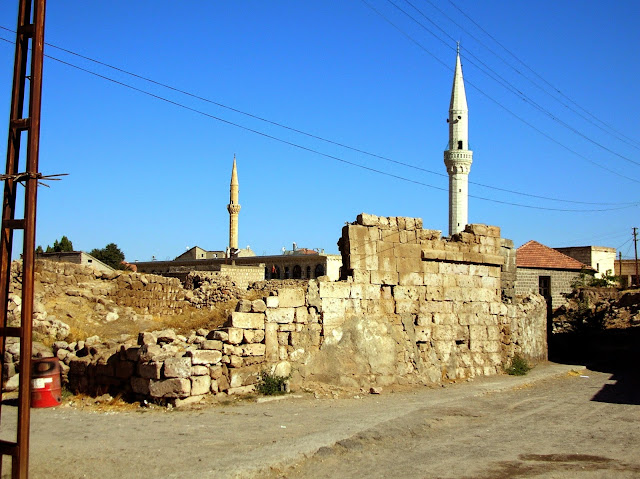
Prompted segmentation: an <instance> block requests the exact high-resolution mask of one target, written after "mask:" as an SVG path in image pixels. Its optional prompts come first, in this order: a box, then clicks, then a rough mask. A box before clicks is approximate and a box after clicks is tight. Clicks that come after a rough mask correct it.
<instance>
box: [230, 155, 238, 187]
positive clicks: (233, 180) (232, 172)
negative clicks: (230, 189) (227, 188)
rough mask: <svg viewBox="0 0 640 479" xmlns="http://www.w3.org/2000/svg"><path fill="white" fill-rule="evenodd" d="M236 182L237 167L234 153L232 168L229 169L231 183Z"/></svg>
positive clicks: (235, 183)
mask: <svg viewBox="0 0 640 479" xmlns="http://www.w3.org/2000/svg"><path fill="white" fill-rule="evenodd" d="M237 184H238V169H237V167H236V155H233V168H232V169H231V185H237Z"/></svg>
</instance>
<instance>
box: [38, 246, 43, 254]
mask: <svg viewBox="0 0 640 479" xmlns="http://www.w3.org/2000/svg"><path fill="white" fill-rule="evenodd" d="M42 253H44V250H43V249H42V246H40V245H38V247H37V248H36V254H42Z"/></svg>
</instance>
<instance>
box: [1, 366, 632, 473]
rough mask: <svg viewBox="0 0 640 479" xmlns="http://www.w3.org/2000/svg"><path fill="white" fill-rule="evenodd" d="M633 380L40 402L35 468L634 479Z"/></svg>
mask: <svg viewBox="0 0 640 479" xmlns="http://www.w3.org/2000/svg"><path fill="white" fill-rule="evenodd" d="M637 379H638V376H637V373H634V372H633V371H627V372H622V373H620V372H615V374H614V375H613V376H612V373H611V372H610V371H604V372H599V371H591V370H585V369H583V368H582V367H580V366H568V365H562V364H553V363H548V364H545V365H539V366H538V367H536V368H535V369H534V370H533V371H532V372H531V373H529V375H527V376H524V377H511V376H497V377H493V378H483V379H478V380H474V381H472V382H465V383H461V384H455V385H450V386H447V387H443V388H427V387H424V388H419V389H414V390H410V391H404V392H395V393H392V392H389V391H383V394H381V395H368V394H367V395H359V396H357V397H352V398H349V399H315V398H314V397H313V396H311V395H302V397H299V398H287V399H284V400H279V401H273V402H266V403H256V402H255V401H241V402H235V403H232V404H218V405H207V406H204V407H202V406H201V407H199V408H195V409H190V410H179V409H178V410H171V411H167V410H165V409H155V410H147V409H139V410H137V411H128V412H120V411H109V412H103V411H102V412H101V411H97V410H95V409H92V408H88V409H78V408H72V407H57V408H49V409H34V410H33V414H32V419H31V424H32V428H31V429H32V433H31V452H30V477H33V478H49V477H64V478H94V477H123V478H142V477H144V478H177V477H189V476H193V477H196V476H197V477H216V478H218V477H222V478H225V477H274V478H275V477H332V478H333V477H363V476H367V477H390V476H395V477H424V478H477V479H484V478H512V477H527V478H531V477H557V478H565V477H567V478H569V477H580V478H584V477H586V478H592V477H593V478H596V477H597V478H599V477H621V478H627V477H628V478H631V477H640V405H639V404H640V390H639V388H638V386H639V384H640V383H639V382H638V380H637ZM2 414H3V417H2V431H3V434H2V436H3V437H7V436H6V433H4V432H5V431H7V430H10V429H9V427H10V426H11V423H12V422H13V421H15V408H14V407H12V406H7V405H3V407H2ZM8 462H9V461H8V460H6V459H5V461H4V468H3V474H2V477H3V478H4V477H8V476H7V475H6V474H7V472H8Z"/></svg>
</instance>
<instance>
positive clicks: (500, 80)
mask: <svg viewBox="0 0 640 479" xmlns="http://www.w3.org/2000/svg"><path fill="white" fill-rule="evenodd" d="M404 1H405V2H406V3H408V4H409V5H410V6H411V7H412V8H413V9H414V10H416V11H417V12H418V13H419V14H420V15H422V16H423V17H424V18H425V19H427V20H428V21H429V22H430V23H432V24H433V25H435V26H436V27H437V28H438V29H440V30H441V31H442V32H444V34H445V35H447V36H448V37H449V38H450V39H451V40H452V41H455V39H454V38H453V37H451V35H449V34H448V33H446V32H445V31H444V30H443V29H442V28H441V27H439V26H438V25H436V24H435V23H434V22H433V21H432V20H431V19H429V18H428V17H427V16H426V15H425V14H424V13H422V11H420V10H419V9H418V8H417V7H415V6H414V5H413V4H412V3H411V2H410V1H409V0H404ZM387 2H389V3H390V4H391V5H393V6H394V7H395V8H397V9H398V10H400V11H401V12H402V13H403V14H405V15H406V16H408V17H409V18H410V19H411V20H413V21H414V22H416V23H417V24H418V25H420V26H421V27H422V28H423V29H425V30H426V31H428V32H429V33H431V34H432V35H433V36H434V37H436V38H437V39H438V40H440V41H441V42H442V43H444V44H445V45H447V46H449V47H451V45H450V44H449V43H447V42H446V41H445V40H443V39H442V38H440V37H438V36H437V35H436V34H435V33H433V32H432V31H431V30H429V28H427V27H426V26H425V25H424V23H422V22H420V21H419V20H417V19H416V18H415V17H413V16H412V15H410V14H409V13H407V12H406V11H405V10H403V9H402V8H401V7H399V6H398V5H397V4H396V3H395V2H393V0H387ZM451 48H453V47H451ZM466 51H467V52H468V56H470V57H472V58H475V59H476V61H477V62H478V63H480V64H482V65H483V66H484V68H485V69H486V70H485V69H483V68H482V67H481V66H479V65H478V64H476V63H475V62H473V61H472V60H468V61H469V63H471V64H472V65H474V66H475V67H476V68H478V69H479V70H480V71H481V72H483V73H484V74H485V75H487V76H488V77H489V78H491V79H492V80H493V81H495V82H496V83H498V84H499V85H502V86H503V87H504V88H505V89H507V90H508V91H510V92H511V93H513V94H514V95H516V96H518V97H519V98H520V99H522V100H523V101H525V102H526V103H528V104H530V105H531V106H533V107H534V108H535V109H537V110H538V111H540V112H541V113H543V114H544V115H547V116H548V117H549V118H551V119H552V120H553V121H555V122H557V123H559V124H560V125H562V126H564V127H565V128H566V129H568V130H569V131H571V132H573V133H574V134H576V135H578V136H580V137H581V138H583V139H585V140H587V141H588V142H590V143H592V144H594V145H596V146H598V147H599V148H601V149H603V150H605V151H607V152H609V153H611V154H612V155H615V156H617V157H619V158H621V159H623V160H625V161H627V162H629V163H632V164H634V165H637V166H640V162H637V161H635V160H632V159H631V158H628V157H626V156H624V155H621V154H620V153H618V152H616V151H613V150H612V149H611V148H609V147H607V146H605V145H603V144H602V143H600V142H598V141H595V140H594V139H592V138H590V137H588V136H587V135H585V134H583V133H581V132H580V131H578V130H577V129H576V128H574V127H572V126H571V125H569V124H568V123H566V122H565V121H563V120H561V119H560V118H558V117H557V116H556V115H554V114H553V113H552V112H550V111H549V110H548V109H546V108H544V107H543V106H541V105H540V104H539V103H537V102H536V101H534V100H533V99H531V98H530V97H529V96H528V95H527V94H525V93H524V92H523V91H521V90H519V89H518V88H517V87H515V86H514V85H513V84H512V83H511V82H509V81H507V80H505V79H503V78H501V77H500V76H499V74H498V72H496V71H495V70H494V69H493V68H491V67H490V66H489V65H487V64H486V63H485V62H483V61H482V60H480V59H479V58H478V57H477V56H475V55H474V54H473V53H471V52H469V51H468V50H466ZM487 70H488V71H489V72H491V73H489V72H487Z"/></svg>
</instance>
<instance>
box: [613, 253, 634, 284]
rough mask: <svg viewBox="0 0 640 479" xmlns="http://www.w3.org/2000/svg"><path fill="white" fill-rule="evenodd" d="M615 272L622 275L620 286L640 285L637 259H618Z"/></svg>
mask: <svg viewBox="0 0 640 479" xmlns="http://www.w3.org/2000/svg"><path fill="white" fill-rule="evenodd" d="M614 268H615V269H614V273H615V275H616V276H619V277H620V286H622V287H623V288H630V287H632V286H636V287H637V286H640V282H638V276H636V261H635V259H623V260H621V261H620V260H616V261H615V267H614Z"/></svg>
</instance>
